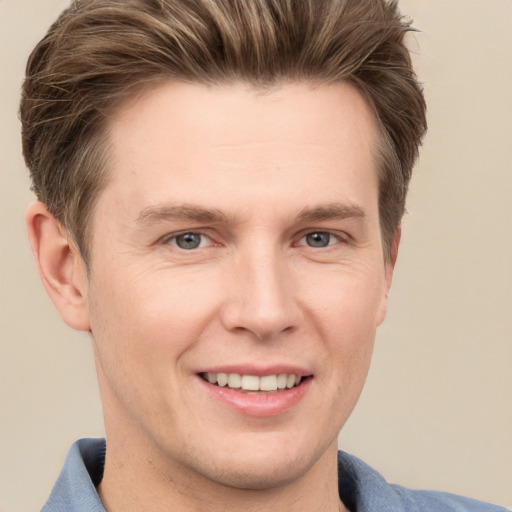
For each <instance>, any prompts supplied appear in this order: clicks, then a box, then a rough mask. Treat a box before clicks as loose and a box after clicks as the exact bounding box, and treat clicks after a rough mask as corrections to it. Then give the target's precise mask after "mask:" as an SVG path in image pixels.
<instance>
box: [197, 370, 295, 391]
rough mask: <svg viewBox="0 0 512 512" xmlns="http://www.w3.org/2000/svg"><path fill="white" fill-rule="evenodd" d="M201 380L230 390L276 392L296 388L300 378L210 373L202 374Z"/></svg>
mask: <svg viewBox="0 0 512 512" xmlns="http://www.w3.org/2000/svg"><path fill="white" fill-rule="evenodd" d="M203 378H204V379H205V380H207V381H208V382H209V383H210V384H217V385H218V386H221V387H224V386H228V387H229V388H232V389H240V388H242V389H243V390H244V391H277V390H278V389H291V388H293V387H295V386H298V385H299V384H300V382H301V380H302V379H301V377H300V376H299V375H294V374H286V373H280V374H279V375H265V376H263V377H257V376H256V375H240V374H238V373H229V374H228V373H212V372H208V373H206V374H203Z"/></svg>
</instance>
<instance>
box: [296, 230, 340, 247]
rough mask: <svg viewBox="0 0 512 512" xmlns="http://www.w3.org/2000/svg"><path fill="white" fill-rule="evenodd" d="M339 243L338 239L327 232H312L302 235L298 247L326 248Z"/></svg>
mask: <svg viewBox="0 0 512 512" xmlns="http://www.w3.org/2000/svg"><path fill="white" fill-rule="evenodd" d="M338 242H339V238H338V237H337V236H335V235H333V234H332V233H329V232H328V231H313V232H311V233H308V234H306V235H304V236H303V237H302V238H301V240H300V243H299V245H307V246H309V247H314V248H322V247H328V246H330V245H334V244H336V243H338Z"/></svg>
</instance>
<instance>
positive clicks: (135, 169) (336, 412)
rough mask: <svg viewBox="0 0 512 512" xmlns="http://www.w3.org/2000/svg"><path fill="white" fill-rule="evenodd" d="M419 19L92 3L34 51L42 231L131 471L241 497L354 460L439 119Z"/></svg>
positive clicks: (337, 7) (367, 12)
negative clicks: (428, 86) (411, 50)
mask: <svg viewBox="0 0 512 512" xmlns="http://www.w3.org/2000/svg"><path fill="white" fill-rule="evenodd" d="M407 30H409V27H408V24H407V23H405V22H403V20H402V19H401V17H400V15H399V13H398V11H397V9H396V5H395V4H394V3H388V2H379V1H375V0H368V1H361V0H357V1H355V0H354V1H352V0H350V1H341V0H332V1H322V2H320V1H313V0H310V1H303V2H293V3H292V2H290V1H288V0H255V1H253V2H246V1H245V0H216V1H214V0H202V1H199V0H198V1H197V2H196V1H188V0H187V1H185V0H173V1H171V0H169V1H164V0H162V1H156V0H155V1H149V0H147V1H140V0H137V1H136V0H133V1H125V0H123V1H121V0H119V1H118V0H112V1H108V2H105V1H101V2H100V1H95V0H93V1H81V2H76V3H75V4H73V6H72V7H71V8H70V9H68V10H67V11H66V12H65V13H64V14H63V15H62V17H61V18H60V20H59V21H58V22H57V23H56V24H55V25H54V26H53V27H52V29H51V30H50V32H49V34H48V35H47V36H46V38H45V39H44V40H43V41H42V42H41V43H40V44H39V46H38V47H37V48H36V50H35V52H34V54H33V55H32V57H31V59H30V62H29V66H28V74H27V80H26V82H25V85H24V97H23V100H22V108H21V117H22V121H23V130H24V132H23V135H24V150H25V156H26V159H27V162H28V164H29V166H30V168H31V171H32V175H33V180H34V188H35V190H36V192H37V194H38V196H39V199H40V200H41V201H42V203H44V205H46V206H45V208H46V209H44V210H43V209H42V207H40V206H37V207H36V208H35V209H34V208H33V209H32V210H31V214H30V215H29V229H30V230H31V233H32V235H31V238H32V244H33V247H34V248H35V250H34V252H35V253H36V257H37V259H38V261H39V265H40V269H41V274H42V276H43V281H44V282H45V284H46V287H47V290H48V291H49V294H50V296H51V297H52V299H53V300H54V302H55V303H56V304H57V307H58V309H59V311H60V312H61V315H62V316H63V318H64V319H65V320H66V322H67V323H68V324H69V325H71V326H73V327H75V328H76V329H79V330H84V331H90V332H91V334H92V339H93V345H94V350H95V358H96V365H97V369H98V375H99V382H100V390H101V393H102V399H103V403H104V410H105V422H106V430H107V439H110V441H108V442H109V443H110V445H109V446H110V448H109V452H108V453H109V454H110V455H109V456H110V457H115V455H114V454H116V453H117V454H118V458H117V463H118V464H121V465H122V466H123V467H129V466H130V464H129V462H130V460H131V461H133V460H135V459H136V460H137V461H138V466H137V470H138V471H139V472H141V474H142V472H145V474H146V475H147V474H149V473H152V474H158V475H159V477H160V478H164V479H165V478H167V479H168V480H169V481H172V482H174V484H176V482H177V480H176V479H177V478H178V479H179V478H183V481H184V482H185V483H184V485H183V486H182V488H186V487H187V485H186V482H188V484H190V479H189V480H187V478H188V477H187V475H188V476H190V475H194V478H195V480H194V481H195V482H196V483H197V477H198V475H200V477H201V478H202V480H201V482H202V484H205V482H210V483H211V482H216V483H217V484H218V483H221V484H224V485H225V486H227V487H230V488H243V489H248V488H250V489H263V488H265V489H268V488H272V487H279V486H285V485H287V484H289V483H290V482H292V481H298V480H299V479H301V478H302V479H307V478H312V476H311V475H314V474H318V473H319V472H320V473H322V472H325V468H326V467H328V468H330V469H331V470H332V468H333V464H334V466H335V458H334V459H333V458H332V454H333V451H332V449H330V448H333V447H334V448H335V444H336V436H337V433H338V432H339V429H340V428H341V426H342V425H343V424H344V422H345V421H346V419H347V417H348V415H349V414H350V412H351V411H352V408H353V407H354V405H355V403H356V401H357V398H358V396H359V393H360V391H361V389H362V386H363V383H364V380H365V377H366V372H367V370H368V367H369V362H370V358H371V353H372V348H373V341H374V336H375V329H376V327H377V325H378V324H379V323H380V322H381V321H382V320H383V318H384V315H385V306H386V298H387V291H388V289H389V286H390V282H391V274H392V266H393V263H394V260H395V258H396V247H397V244H398V233H399V229H398V228H399V223H400V219H401V216H402V214H403V211H404V202H405V195H406V191H407V185H408V182H409V178H410V173H411V168H412V165H413V163H414V160H415V158H416V154H417V148H418V144H419V142H420V140H421V136H422V134H423V132H424V129H425V116H424V102H423V97H422V94H421V90H420V88H419V86H418V84H417V82H416V80H415V77H414V74H413V72H412V70H411V66H410V60H409V56H408V53H407V50H406V48H405V46H404V44H403V39H404V35H405V33H406V32H407ZM228 375H229V376H230V377H229V379H230V380H229V382H228V383H227V386H226V382H225V379H227V376H228ZM245 377H246V378H245ZM244 378H245V380H244ZM283 379H286V384H284V386H285V387H287V386H289V389H288V388H287V389H286V390H285V391H282V390H279V389H281V388H282V386H283ZM240 386H242V387H244V386H245V387H246V388H247V387H248V388H249V389H250V388H251V386H256V388H255V389H256V390H257V393H256V394H247V393H244V392H241V391H239V388H240ZM267 386H270V387H268V388H267ZM278 386H281V388H278ZM237 390H238V391H237ZM269 390H270V391H269ZM112 432H114V433H115V435H110V437H109V433H112ZM116 446H117V447H119V446H121V447H122V448H121V449H116ZM127 446H129V447H130V450H129V451H127V450H126V447H127ZM119 454H121V455H119ZM123 454H124V455H123ZM326 454H328V456H327V455H326ZM123 457H125V460H124V462H125V463H128V464H123V461H122V460H121V461H120V460H119V459H122V458H123ZM126 457H130V458H131V459H130V460H127V459H126ZM326 457H327V458H326ZM108 460H109V459H108V457H107V466H106V476H105V480H104V481H106V482H108V481H109V478H108V475H109V469H108V468H109V466H108ZM119 467H121V466H119ZM315 468H316V469H315ZM315 472H316V473H315ZM177 475H179V477H178V476H177ZM102 485H103V484H102ZM205 485H206V484H205ZM194 488H196V486H194ZM215 494H218V493H215Z"/></svg>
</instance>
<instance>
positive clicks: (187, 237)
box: [175, 233, 203, 250]
mask: <svg viewBox="0 0 512 512" xmlns="http://www.w3.org/2000/svg"><path fill="white" fill-rule="evenodd" d="M202 236H203V235H201V233H183V234H181V235H178V236H176V238H175V243H176V245H177V246H178V247H179V248H180V249H185V250H191V249H197V248H198V247H199V246H200V245H201V242H202Z"/></svg>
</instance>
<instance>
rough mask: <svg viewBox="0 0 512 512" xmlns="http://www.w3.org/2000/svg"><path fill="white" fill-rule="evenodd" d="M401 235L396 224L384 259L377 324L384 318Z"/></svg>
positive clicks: (400, 227)
mask: <svg viewBox="0 0 512 512" xmlns="http://www.w3.org/2000/svg"><path fill="white" fill-rule="evenodd" d="M401 237H402V226H400V225H399V226H398V227H397V228H396V231H395V234H394V235H393V240H391V245H390V248H389V256H388V257H387V259H386V261H385V279H384V288H383V294H382V298H381V305H380V309H379V313H378V318H377V325H380V324H381V323H382V322H383V321H384V318H386V310H387V305H388V295H389V290H390V288H391V282H392V281H393V272H394V270H395V264H396V260H397V258H398V247H399V245H400V238H401Z"/></svg>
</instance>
